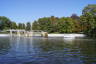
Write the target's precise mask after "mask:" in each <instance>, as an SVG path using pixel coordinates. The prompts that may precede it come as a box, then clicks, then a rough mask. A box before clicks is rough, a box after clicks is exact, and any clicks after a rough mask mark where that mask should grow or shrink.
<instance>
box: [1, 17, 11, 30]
mask: <svg viewBox="0 0 96 64" xmlns="http://www.w3.org/2000/svg"><path fill="white" fill-rule="evenodd" d="M10 27H11V21H10V19H9V18H7V17H4V16H0V30H4V29H9V28H10Z"/></svg>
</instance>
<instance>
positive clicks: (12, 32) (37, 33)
mask: <svg viewBox="0 0 96 64" xmlns="http://www.w3.org/2000/svg"><path fill="white" fill-rule="evenodd" d="M4 31H5V32H6V31H7V32H10V36H13V35H15V36H44V37H48V33H47V32H44V31H42V30H31V31H26V30H18V29H16V30H15V29H10V30H4Z"/></svg>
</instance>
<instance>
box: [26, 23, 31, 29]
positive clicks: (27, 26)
mask: <svg viewBox="0 0 96 64" xmlns="http://www.w3.org/2000/svg"><path fill="white" fill-rule="evenodd" d="M26 30H27V31H30V30H31V23H30V22H27V24H26Z"/></svg>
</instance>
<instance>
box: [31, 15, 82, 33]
mask: <svg viewBox="0 0 96 64" xmlns="http://www.w3.org/2000/svg"><path fill="white" fill-rule="evenodd" d="M78 24H79V19H78V20H76V19H73V18H70V17H62V18H58V17H54V16H51V17H44V18H40V19H39V20H37V21H35V22H34V23H33V26H32V27H33V29H35V30H44V31H47V32H49V33H73V32H80V29H81V28H80V26H79V25H78ZM78 28H79V30H76V29H78Z"/></svg>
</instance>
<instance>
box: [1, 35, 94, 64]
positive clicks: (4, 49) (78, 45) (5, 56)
mask: <svg viewBox="0 0 96 64" xmlns="http://www.w3.org/2000/svg"><path fill="white" fill-rule="evenodd" d="M0 64H96V39H92V38H84V37H81V38H60V37H59V38H58V37H57V38H55V37H53V38H52V37H50V38H43V37H9V36H6V37H0Z"/></svg>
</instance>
